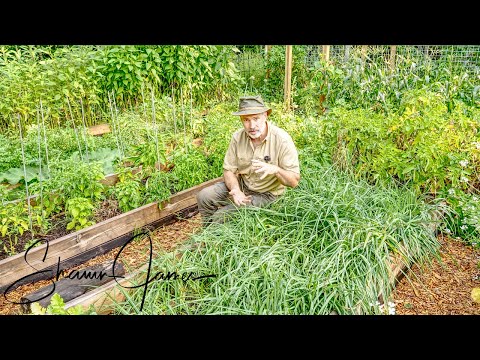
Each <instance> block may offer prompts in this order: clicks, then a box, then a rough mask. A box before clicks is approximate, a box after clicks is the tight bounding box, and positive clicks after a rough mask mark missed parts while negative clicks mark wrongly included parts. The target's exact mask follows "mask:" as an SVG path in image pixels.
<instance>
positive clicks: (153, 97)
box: [151, 85, 160, 167]
mask: <svg viewBox="0 0 480 360" xmlns="http://www.w3.org/2000/svg"><path fill="white" fill-rule="evenodd" d="M151 95H152V123H153V131H154V133H155V150H156V151H157V162H158V163H160V153H159V151H158V129H157V119H156V117H155V96H154V95H153V85H152V91H151ZM153 166H154V167H155V164H154V165H153Z"/></svg>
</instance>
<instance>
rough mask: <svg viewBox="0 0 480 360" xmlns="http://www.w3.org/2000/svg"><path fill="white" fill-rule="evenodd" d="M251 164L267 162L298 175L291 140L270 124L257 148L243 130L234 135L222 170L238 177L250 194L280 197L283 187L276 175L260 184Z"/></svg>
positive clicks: (268, 123)
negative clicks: (255, 161) (267, 194)
mask: <svg viewBox="0 0 480 360" xmlns="http://www.w3.org/2000/svg"><path fill="white" fill-rule="evenodd" d="M265 159H267V160H268V159H269V160H268V161H266V160H265ZM252 160H260V161H264V162H268V163H269V164H274V165H277V166H279V167H280V168H282V169H284V170H289V171H293V172H296V173H297V174H300V164H299V161H298V152H297V149H296V147H295V144H294V143H293V140H292V137H291V136H290V135H289V134H288V133H287V132H286V131H285V130H283V129H281V128H279V127H278V126H275V125H273V124H272V123H271V122H269V121H267V137H266V138H265V139H264V140H263V142H262V143H261V144H260V145H258V146H256V147H255V146H254V145H253V143H252V141H251V139H250V137H249V136H248V134H247V133H246V132H245V130H244V129H240V130H238V131H236V132H235V133H234V134H233V136H232V140H231V141H230V145H229V147H228V150H227V153H226V154H225V159H224V161H223V169H224V170H230V171H232V172H234V173H236V174H238V175H240V176H241V177H242V179H243V182H244V183H245V185H246V186H247V187H248V189H250V190H251V191H255V192H259V193H264V192H267V191H269V192H271V193H272V194H273V195H281V194H283V193H284V192H285V185H283V184H282V183H281V182H280V181H279V180H278V179H277V177H276V176H275V175H267V176H266V177H265V179H263V180H260V176H261V174H256V173H255V172H254V169H253V168H252Z"/></svg>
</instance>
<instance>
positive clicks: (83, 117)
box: [80, 98, 90, 162]
mask: <svg viewBox="0 0 480 360" xmlns="http://www.w3.org/2000/svg"><path fill="white" fill-rule="evenodd" d="M80 106H81V109H82V123H83V140H84V141H85V157H86V158H87V162H90V158H89V155H88V139H87V126H86V125H85V114H84V111H83V101H82V98H80Z"/></svg>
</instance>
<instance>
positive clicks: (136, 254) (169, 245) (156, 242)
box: [0, 214, 202, 315]
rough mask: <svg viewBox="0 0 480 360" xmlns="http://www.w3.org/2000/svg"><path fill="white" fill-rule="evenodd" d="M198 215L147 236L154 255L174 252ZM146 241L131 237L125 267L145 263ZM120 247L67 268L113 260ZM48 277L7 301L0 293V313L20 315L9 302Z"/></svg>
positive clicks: (46, 282)
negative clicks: (150, 240)
mask: <svg viewBox="0 0 480 360" xmlns="http://www.w3.org/2000/svg"><path fill="white" fill-rule="evenodd" d="M201 226H202V225H201V218H200V215H199V214H197V215H195V216H193V217H191V218H189V219H184V220H178V221H176V222H175V223H173V224H170V225H165V226H161V227H159V228H158V229H155V230H154V231H152V233H151V235H150V237H151V239H152V243H153V245H152V247H153V257H156V256H159V255H161V254H162V253H165V252H169V251H173V250H174V249H175V248H176V247H177V246H178V245H180V244H181V243H182V242H184V241H185V240H187V239H188V238H190V236H191V235H192V234H193V233H195V232H196V231H198V230H199V229H200V228H201ZM149 247H150V245H149V240H148V237H145V238H143V239H140V238H139V240H133V241H132V242H131V243H130V244H128V245H127V246H126V247H125V249H124V250H123V251H122V253H121V254H120V256H119V258H118V259H119V260H120V261H121V262H122V263H123V265H124V266H125V270H126V271H127V273H128V272H133V271H134V270H135V269H139V268H140V267H142V266H143V265H145V264H146V263H147V262H148V258H149ZM119 249H120V248H116V249H112V250H110V251H109V252H107V253H105V254H103V255H100V256H97V257H95V258H93V259H90V260H89V261H87V262H85V263H83V264H81V265H78V266H75V267H72V268H70V269H64V270H66V271H65V273H70V272H71V271H73V270H78V269H83V268H85V267H88V266H92V265H96V264H101V263H103V262H106V261H108V260H113V259H114V258H115V257H116V256H117V254H118V251H119ZM50 284H51V281H50V280H42V281H38V282H36V283H34V284H26V285H23V286H19V287H18V288H17V289H15V290H13V291H11V292H9V293H8V294H7V296H8V300H10V301H7V300H6V299H5V297H4V296H3V294H1V296H0V315H19V314H22V310H21V306H20V305H18V304H13V303H12V302H19V301H20V299H21V298H22V296H25V295H27V294H30V293H32V292H34V291H36V290H38V289H39V288H41V287H43V286H46V285H50Z"/></svg>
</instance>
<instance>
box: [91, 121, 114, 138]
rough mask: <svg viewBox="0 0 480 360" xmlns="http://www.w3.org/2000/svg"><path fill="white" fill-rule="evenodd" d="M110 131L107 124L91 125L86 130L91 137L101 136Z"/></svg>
mask: <svg viewBox="0 0 480 360" xmlns="http://www.w3.org/2000/svg"><path fill="white" fill-rule="evenodd" d="M110 131H111V130H110V125H108V124H100V125H93V126H89V128H88V133H89V134H90V135H93V136H99V135H103V134H106V133H109V132H110Z"/></svg>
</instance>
